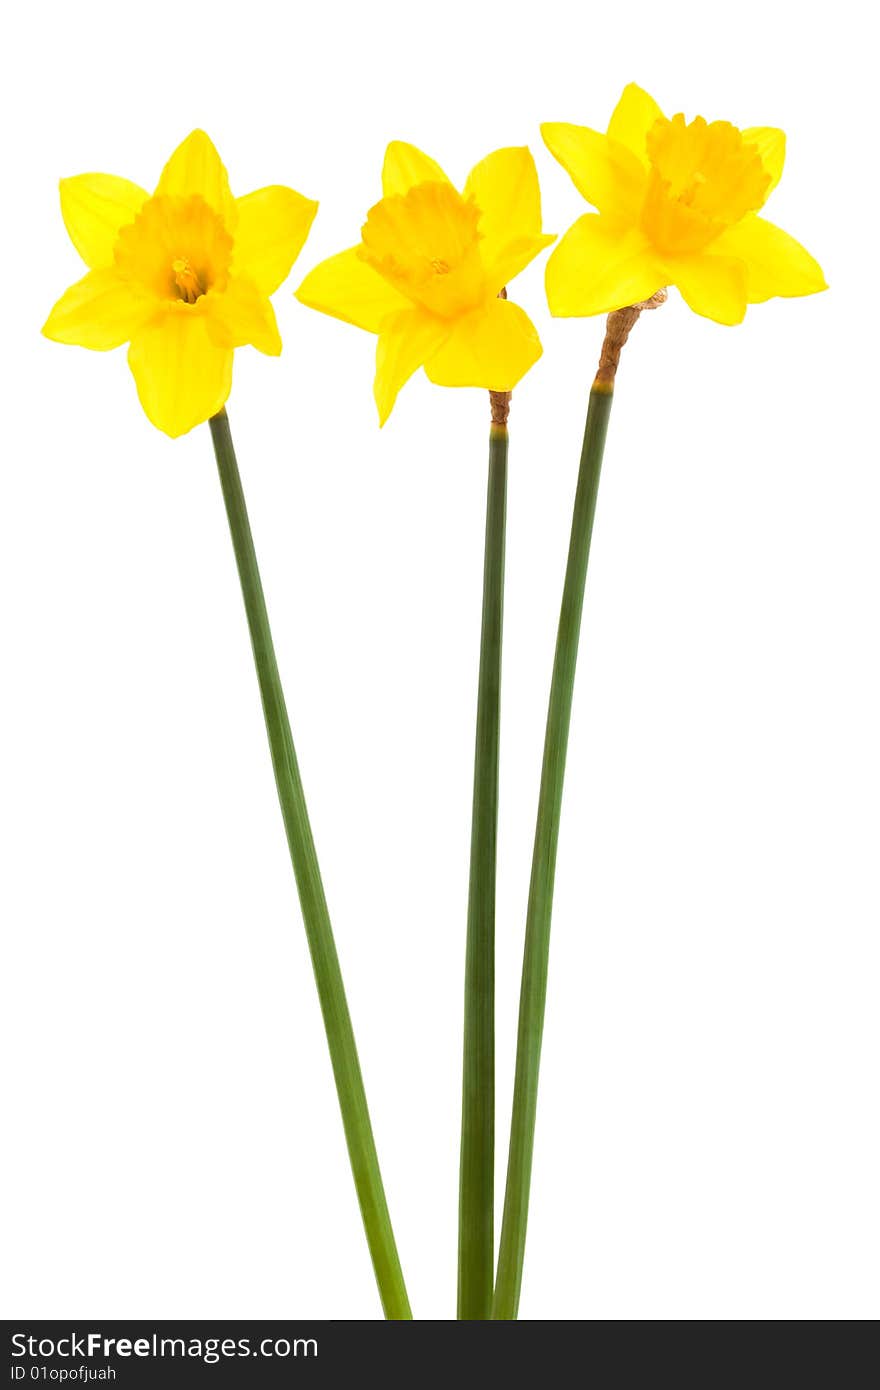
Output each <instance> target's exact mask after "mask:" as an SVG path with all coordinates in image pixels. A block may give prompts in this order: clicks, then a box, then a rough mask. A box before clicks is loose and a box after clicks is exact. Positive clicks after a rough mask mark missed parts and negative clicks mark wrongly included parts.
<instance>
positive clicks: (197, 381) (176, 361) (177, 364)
mask: <svg viewBox="0 0 880 1390" xmlns="http://www.w3.org/2000/svg"><path fill="white" fill-rule="evenodd" d="M128 365H129V366H130V367H131V370H132V373H133V375H134V379H135V384H136V385H137V391H138V396H139V397H140V402H141V405H142V406H143V408H144V411H145V412H146V415H147V417H148V419H150V420H151V421H152V423H153V424H154V425H155V426H156V427H157V429H160V430H164V432H165V434H170V435H171V436H172V437H173V438H176V437H177V436H178V435H181V434H186V432H187V430H191V429H193V427H194V426H195V425H200V424H202V422H203V421H205V420H209V419H210V418H211V416H212V415H216V414H217V412H218V410H220V409H221V408H222V407H223V405H224V404H225V402H226V399H227V397H228V396H229V390H230V387H231V385H232V349H231V348H227V347H221V346H220V345H219V344H217V343H216V342H215V341H214V340H213V338H212V337H211V335H210V333H209V331H208V324H207V318H206V315H204V314H195V313H192V312H191V309H190V306H189V305H185V304H181V305H179V306H178V305H172V306H169V308H168V309H167V310H166V312H165V313H164V314H163V315H162V316H161V317H160V318H159V319H157V320H155V321H154V322H153V323H151V324H150V325H149V326H148V327H146V328H144V329H142V330H141V332H139V333H138V334H137V335H136V337H135V338H134V339H133V340H132V344H131V347H130V348H129V350H128Z"/></svg>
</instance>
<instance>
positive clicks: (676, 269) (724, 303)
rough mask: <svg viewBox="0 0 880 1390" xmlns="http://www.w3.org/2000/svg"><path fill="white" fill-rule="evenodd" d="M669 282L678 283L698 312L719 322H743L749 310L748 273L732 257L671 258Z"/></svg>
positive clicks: (686, 301) (683, 293) (694, 309)
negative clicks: (747, 309) (747, 293)
mask: <svg viewBox="0 0 880 1390" xmlns="http://www.w3.org/2000/svg"><path fill="white" fill-rule="evenodd" d="M666 269H667V277H668V283H669V284H672V285H675V286H676V287H677V288H678V290H679V292H680V293H681V296H682V298H683V299H684V301H685V303H686V304H687V305H688V306H689V307H690V308H691V309H693V311H694V313H695V314H702V315H703V317H704V318H707V319H714V320H715V322H716V323H724V324H736V323H742V321H743V319H744V317H745V312H746V304H747V300H746V272H745V267H744V266H743V264H742V262H741V261H738V260H735V259H734V258H733V257H732V256H718V255H710V254H707V253H705V252H704V253H702V254H697V255H692V256H675V257H671V258H670V259H669V261H668V263H667V267H666Z"/></svg>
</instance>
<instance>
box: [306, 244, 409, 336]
mask: <svg viewBox="0 0 880 1390" xmlns="http://www.w3.org/2000/svg"><path fill="white" fill-rule="evenodd" d="M296 297H297V299H298V300H299V302H300V303H301V304H305V305H307V307H308V308H309V309H318V310H320V312H321V313H322V314H331V315H332V316H333V318H335V319H342V320H343V322H344V323H353V324H354V326H355V327H356V328H365V329H366V330H367V332H368V333H378V332H379V329H380V327H381V325H382V321H383V319H386V318H387V317H388V315H389V314H393V313H396V312H399V311H400V310H401V309H406V308H408V307H410V301H409V300H408V299H407V298H406V296H405V295H402V294H400V293H398V291H397V290H396V289H394V287H393V286H392V285H389V283H388V281H387V280H385V279H383V278H382V276H381V275H380V274H379V272H378V271H376V270H373V268H372V266H369V265H367V263H366V261H364V260H361V257H360V255H359V248H358V247H357V246H353V247H351V248H350V250H348V251H340V252H339V254H338V255H336V256H330V257H329V259H328V260H326V261H321V263H320V265H316V266H315V268H314V270H311V271H309V273H308V275H307V276H306V278H305V279H304V280H303V282H302V284H301V285H300V287H299V289H298V290H297V291H296Z"/></svg>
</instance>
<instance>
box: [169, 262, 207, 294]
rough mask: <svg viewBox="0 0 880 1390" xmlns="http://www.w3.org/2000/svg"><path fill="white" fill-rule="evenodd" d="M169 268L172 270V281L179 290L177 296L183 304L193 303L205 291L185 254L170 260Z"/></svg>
mask: <svg viewBox="0 0 880 1390" xmlns="http://www.w3.org/2000/svg"><path fill="white" fill-rule="evenodd" d="M171 269H172V270H173V271H174V283H175V285H176V286H177V288H178V290H179V291H180V295H179V297H180V298H181V299H182V300H183V301H184V303H185V304H195V302H196V300H197V299H199V298H200V296H201V295H203V294H204V293H205V287H204V285H203V284H202V282H201V280H200V279H199V277H198V275H197V274H196V272H195V271H194V270H193V268H192V266H191V265H190V263H189V261H188V260H187V259H186V257H185V256H180V257H178V259H177V260H176V261H172V262H171Z"/></svg>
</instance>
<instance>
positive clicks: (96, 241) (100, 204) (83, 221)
mask: <svg viewBox="0 0 880 1390" xmlns="http://www.w3.org/2000/svg"><path fill="white" fill-rule="evenodd" d="M59 191H60V194H61V216H62V217H63V218H64V225H65V227H66V228H67V234H68V236H69V237H70V240H71V241H72V242H73V244H74V246H75V247H76V249H77V251H78V252H79V254H80V255H81V256H82V258H83V260H84V261H85V263H86V265H87V266H91V268H92V270H100V269H101V267H102V266H109V265H112V264H113V247H114V246H115V245H116V238H117V237H118V236H119V232H120V230H121V229H122V228H123V227H127V226H128V224H129V223H130V222H133V221H134V219H135V218H136V217H137V215H138V213H139V212H140V210H141V208H142V207H143V205H144V203H145V202H146V201H147V198H148V197H149V194H148V193H146V192H145V191H144V189H143V188H138V186H137V184H136V183H130V182H129V181H128V179H119V178H116V176H115V175H114V174H78V175H77V176H76V177H75V178H72V179H62V180H61V183H60V185H59Z"/></svg>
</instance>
